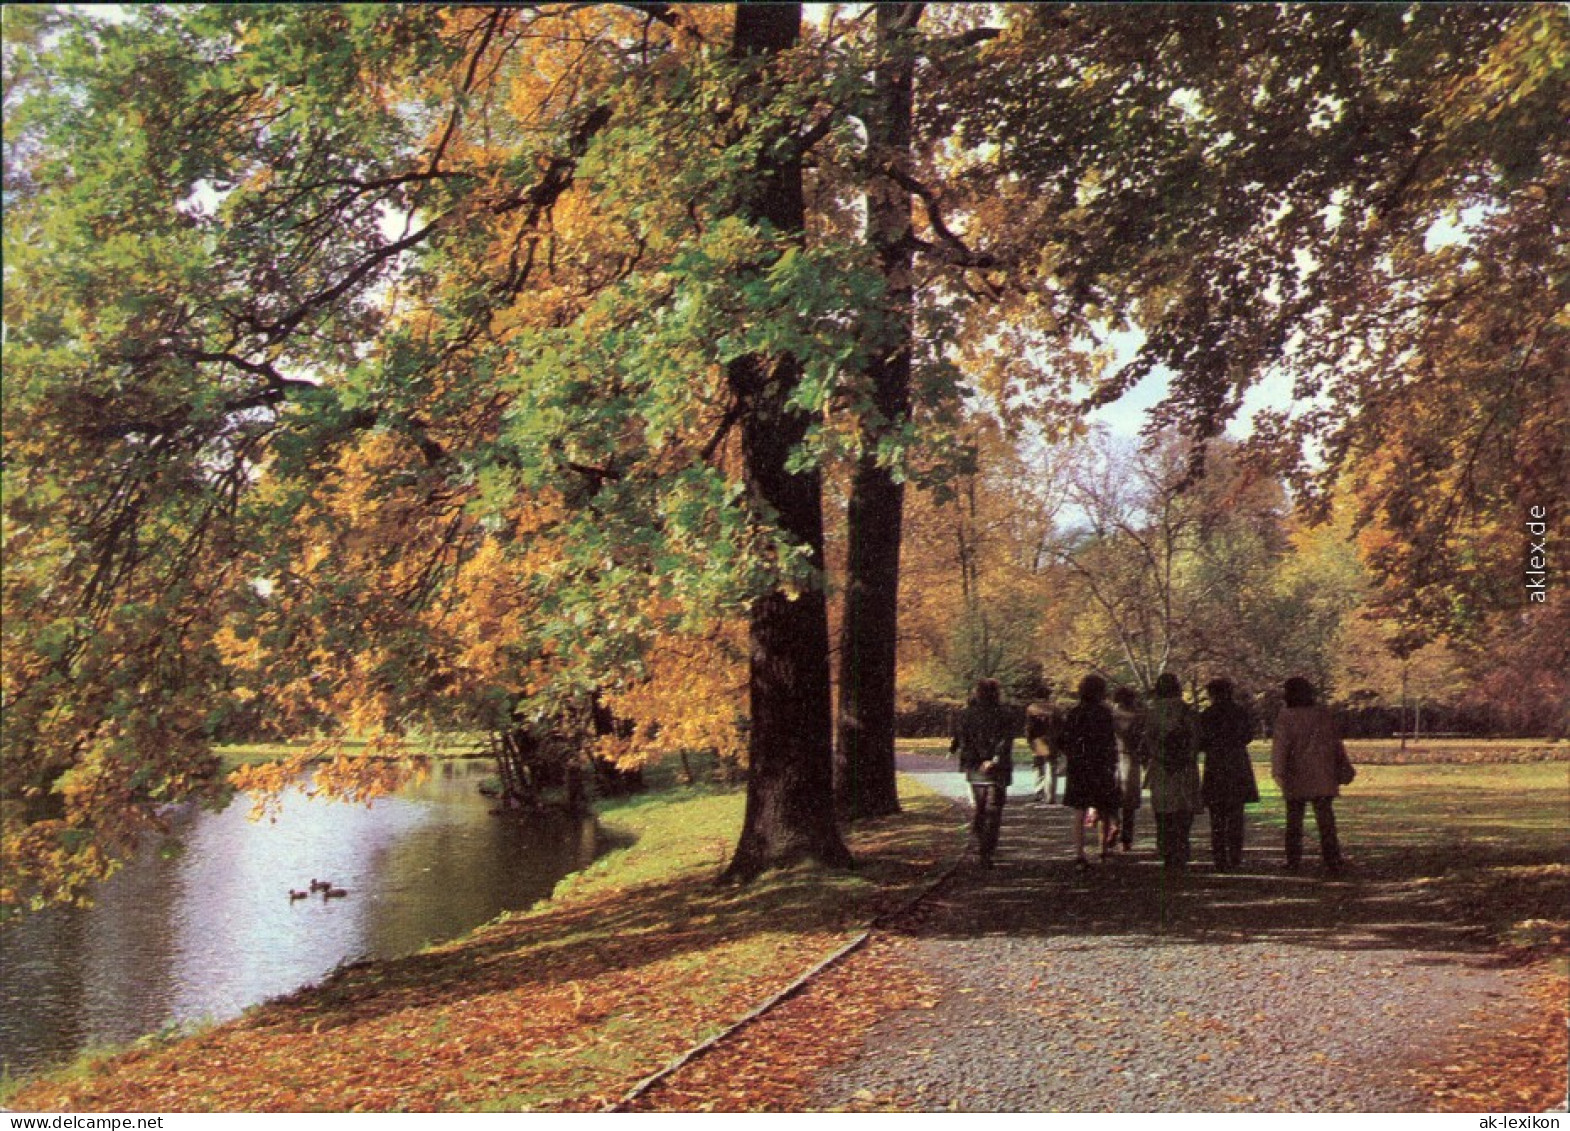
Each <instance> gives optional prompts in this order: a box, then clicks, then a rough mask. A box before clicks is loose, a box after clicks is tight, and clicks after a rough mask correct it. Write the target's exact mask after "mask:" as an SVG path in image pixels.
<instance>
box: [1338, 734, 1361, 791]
mask: <svg viewBox="0 0 1570 1131" xmlns="http://www.w3.org/2000/svg"><path fill="white" fill-rule="evenodd" d="M1356 780H1357V767H1356V766H1354V765H1353V764H1352V759H1350V758H1348V757H1347V753H1346V746H1345V745H1344V744H1342V743H1337V744H1336V784H1337V785H1351V784H1352V783H1353V782H1354V781H1356Z"/></svg>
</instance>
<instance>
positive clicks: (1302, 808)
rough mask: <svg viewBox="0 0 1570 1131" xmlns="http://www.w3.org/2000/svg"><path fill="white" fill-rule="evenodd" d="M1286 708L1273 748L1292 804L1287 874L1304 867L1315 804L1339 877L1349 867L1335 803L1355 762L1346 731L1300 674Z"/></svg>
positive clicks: (1331, 868) (1273, 766)
mask: <svg viewBox="0 0 1570 1131" xmlns="http://www.w3.org/2000/svg"><path fill="white" fill-rule="evenodd" d="M1282 692H1283V694H1284V696H1285V697H1286V706H1285V707H1283V708H1281V713H1280V714H1279V715H1277V716H1276V725H1275V729H1274V732H1273V734H1272V736H1271V744H1270V774H1271V776H1272V777H1273V778H1275V780H1276V784H1277V785H1278V786H1280V787H1281V796H1282V798H1283V799H1284V800H1285V801H1286V804H1287V837H1286V840H1287V844H1286V848H1287V870H1288V871H1292V872H1295V871H1297V870H1298V868H1300V867H1301V866H1302V863H1303V817H1304V814H1305V812H1306V810H1307V808H1308V806H1309V805H1310V804H1312V805H1313V807H1314V824H1315V825H1316V826H1317V827H1318V828H1319V852H1320V855H1321V857H1323V859H1324V863H1325V871H1326V872H1327V873H1328V874H1330V875H1333V876H1334V875H1338V874H1340V873H1341V872H1342V871H1343V870H1344V868H1345V867H1346V862H1345V861H1344V860H1343V859H1342V857H1341V840H1340V838H1339V837H1338V836H1337V834H1336V813H1335V805H1334V802H1335V799H1336V797H1337V796H1338V795H1339V794H1340V792H1341V786H1342V785H1343V784H1345V783H1347V782H1350V781H1351V774H1350V773H1349V771H1350V770H1351V765H1352V763H1351V761H1350V760H1349V759H1348V758H1347V755H1346V743H1345V742H1343V741H1342V738H1341V727H1340V726H1339V725H1338V724H1337V723H1336V719H1335V716H1334V715H1332V714H1331V713H1330V711H1329V709H1328V708H1326V707H1323V706H1320V705H1318V704H1316V703H1315V702H1314V685H1313V684H1311V683H1309V682H1308V680H1306V679H1303V678H1302V677H1300V676H1293V677H1292V678H1291V679H1289V680H1287V681H1286V684H1285V686H1284V687H1283V688H1282Z"/></svg>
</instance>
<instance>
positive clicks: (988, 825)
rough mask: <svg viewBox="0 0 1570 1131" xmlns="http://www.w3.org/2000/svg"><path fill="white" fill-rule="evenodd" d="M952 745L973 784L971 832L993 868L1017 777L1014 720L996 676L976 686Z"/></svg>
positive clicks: (981, 852) (986, 863)
mask: <svg viewBox="0 0 1570 1131" xmlns="http://www.w3.org/2000/svg"><path fill="white" fill-rule="evenodd" d="M949 749H950V751H951V752H953V753H955V754H958V755H959V768H960V770H961V771H963V772H964V774H965V780H966V781H967V782H969V783H970V793H971V797H972V799H973V800H974V801H975V804H976V815H975V818H974V820H973V821H972V822H971V832H972V833H974V834H975V837H976V848H977V851H978V852H979V853H980V856H981V863H982V866H983V867H987V868H990V867H992V858H993V854H994V853H996V852H997V848H998V834H999V832H1000V830H1001V828H1002V824H1003V804H1004V802H1005V801H1006V800H1007V799H1008V787H1009V785H1010V783H1012V782H1013V780H1014V727H1013V719H1012V717H1011V716H1010V714H1009V711H1008V710H1007V708H1005V707H1004V706H1003V695H1002V691H1001V689H1000V688H999V686H998V681H997V680H995V679H983V680H980V681H979V682H978V683H977V684H976V689H975V691H974V692H972V694H971V697H970V702H969V703H967V704H966V705H965V709H964V710H963V711H961V712H960V714H959V719H958V721H957V722H956V723H955V726H954V740H953V742H952V743H951V744H950V747H949Z"/></svg>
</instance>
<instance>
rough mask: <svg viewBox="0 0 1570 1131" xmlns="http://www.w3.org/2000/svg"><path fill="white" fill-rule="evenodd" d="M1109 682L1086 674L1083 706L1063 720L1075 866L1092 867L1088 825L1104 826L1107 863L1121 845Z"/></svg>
mask: <svg viewBox="0 0 1570 1131" xmlns="http://www.w3.org/2000/svg"><path fill="white" fill-rule="evenodd" d="M1106 699H1107V681H1106V680H1104V679H1102V678H1101V677H1100V676H1099V675H1087V676H1086V677H1085V678H1084V679H1083V680H1081V681H1080V684H1079V702H1078V703H1077V704H1075V705H1074V706H1073V707H1071V708H1070V709H1069V712H1068V714H1067V715H1066V716H1065V717H1064V719H1063V751H1064V754H1065V755H1066V759H1067V762H1068V783H1067V785H1066V786H1065V787H1064V789H1063V804H1064V805H1067V806H1068V807H1069V808H1070V809H1072V810H1074V863H1075V864H1076V865H1077V866H1078V867H1081V868H1087V867H1089V866H1090V861H1088V860H1086V859H1085V825H1086V824H1087V823H1088V822H1089V821H1092V820H1093V821H1095V822H1096V823H1098V824H1100V826H1101V858H1102V859H1103V860H1105V859H1106V858H1107V856H1108V855H1109V854H1110V853H1111V851H1112V844H1113V842H1114V841H1116V840H1117V835H1118V828H1117V813H1118V810H1119V809H1120V808H1121V807H1122V794H1121V793H1120V792H1119V791H1118V782H1117V766H1118V740H1117V731H1116V730H1115V729H1114V727H1113V725H1112V712H1111V711H1110V710H1109V709H1108V708H1107V704H1106Z"/></svg>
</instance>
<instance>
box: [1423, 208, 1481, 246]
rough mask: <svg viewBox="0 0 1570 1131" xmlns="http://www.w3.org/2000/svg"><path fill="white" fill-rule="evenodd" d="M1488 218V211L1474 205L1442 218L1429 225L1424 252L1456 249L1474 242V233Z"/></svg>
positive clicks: (1424, 241)
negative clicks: (1448, 248) (1447, 248)
mask: <svg viewBox="0 0 1570 1131" xmlns="http://www.w3.org/2000/svg"><path fill="white" fill-rule="evenodd" d="M1487 216H1488V209H1487V208H1486V207H1484V206H1483V205H1481V204H1474V205H1473V206H1472V207H1470V208H1466V209H1463V210H1462V211H1461V212H1460V213H1459V214H1455V215H1448V216H1442V217H1440V218H1439V219H1438V220H1436V221H1434V222H1433V223H1432V224H1430V225H1429V228H1428V231H1427V232H1426V233H1424V235H1423V250H1424V251H1429V252H1432V251H1438V250H1439V249H1440V248H1442V247H1455V246H1457V245H1460V244H1467V243H1471V242H1472V232H1473V231H1474V230H1475V229H1476V228H1477V226H1478V225H1479V224H1481V223H1482V222H1483V220H1484V219H1485V218H1486V217H1487Z"/></svg>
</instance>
